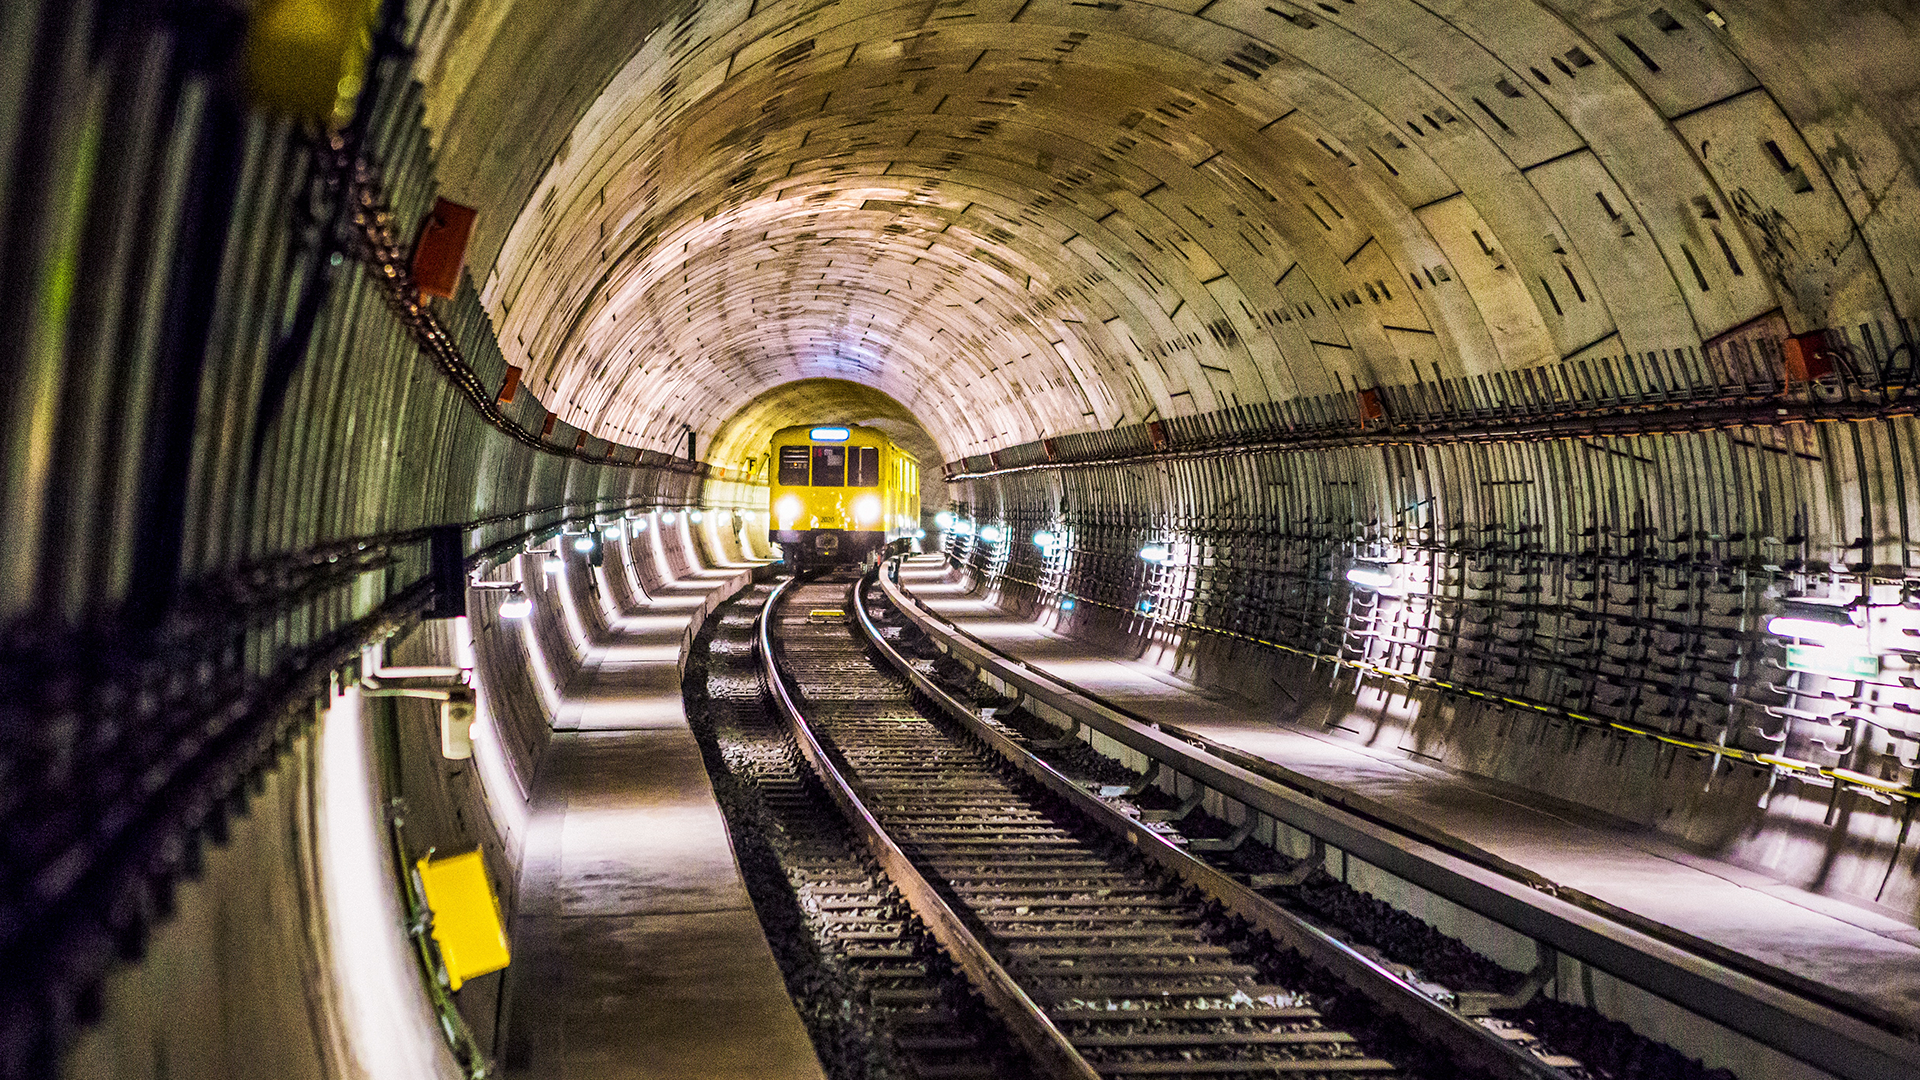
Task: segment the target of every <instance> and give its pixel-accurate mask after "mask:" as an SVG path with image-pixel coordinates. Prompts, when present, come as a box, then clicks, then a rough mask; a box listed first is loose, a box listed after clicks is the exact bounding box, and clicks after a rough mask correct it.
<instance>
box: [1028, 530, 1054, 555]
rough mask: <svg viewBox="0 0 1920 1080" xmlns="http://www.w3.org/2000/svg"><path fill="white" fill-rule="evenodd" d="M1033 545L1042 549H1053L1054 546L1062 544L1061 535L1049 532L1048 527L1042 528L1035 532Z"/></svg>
mask: <svg viewBox="0 0 1920 1080" xmlns="http://www.w3.org/2000/svg"><path fill="white" fill-rule="evenodd" d="M1033 546H1034V547H1037V548H1039V549H1040V550H1041V551H1052V550H1053V549H1054V548H1056V547H1058V546H1060V537H1059V536H1057V535H1055V534H1054V533H1051V532H1048V531H1047V530H1046V529H1041V530H1040V531H1039V532H1037V533H1034V534H1033Z"/></svg>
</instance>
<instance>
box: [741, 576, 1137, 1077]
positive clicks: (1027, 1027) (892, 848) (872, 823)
mask: <svg viewBox="0 0 1920 1080" xmlns="http://www.w3.org/2000/svg"><path fill="white" fill-rule="evenodd" d="M794 581H795V579H794V578H788V579H787V580H785V581H783V582H781V583H780V584H779V585H778V586H777V587H775V589H774V590H773V592H772V594H771V595H769V596H768V597H767V602H766V605H765V606H764V607H762V608H761V609H760V632H759V634H758V635H757V637H756V640H755V644H756V646H757V648H758V651H759V653H760V670H761V677H762V679H763V680H764V681H765V683H766V685H767V691H768V693H769V694H770V695H771V696H772V697H773V700H774V703H775V707H776V709H777V710H778V711H779V713H780V715H781V716H782V717H783V718H784V719H785V720H786V723H787V726H788V727H789V728H791V729H792V731H793V735H794V740H795V742H797V743H798V745H799V747H800V752H801V753H802V754H803V755H805V757H806V759H807V761H808V762H809V763H810V764H811V765H812V766H813V770H814V772H815V773H817V774H818V775H819V777H820V779H821V781H822V783H823V785H824V786H825V787H826V789H827V793H828V794H829V795H830V796H832V798H833V801H834V802H835V803H836V804H838V805H839V807H840V810H841V812H842V813H843V814H845V815H846V818H847V822H848V824H849V826H851V827H852V828H853V830H854V831H855V832H856V833H858V834H859V835H860V837H861V839H862V840H864V841H865V842H866V845H867V848H868V850H870V851H871V852H872V853H873V856H874V859H875V860H876V861H878V862H879V864H880V867H881V869H882V870H884V871H885V872H886V874H887V876H888V877H889V878H891V879H892V881H893V883H894V886H895V887H896V888H898V889H899V890H900V895H901V896H902V897H903V898H904V899H905V900H906V901H907V904H908V905H909V906H911V907H912V908H913V910H914V913H915V914H917V915H919V916H920V919H921V921H923V922H925V923H926V924H927V929H928V931H929V932H931V933H932V934H933V937H934V940H936V941H938V942H939V943H940V944H941V946H942V947H943V948H945V949H946V951H947V955H948V956H949V957H951V958H952V959H953V962H954V963H955V964H956V965H957V966H958V967H959V968H960V970H962V971H964V972H965V973H966V975H967V978H968V980H969V981H971V982H972V983H973V986H974V988H975V989H977V990H978V991H980V994H981V996H982V997H984V998H985V999H986V1000H987V1003H988V1004H989V1005H991V1006H992V1007H993V1009H994V1011H995V1012H996V1013H998V1014H999V1016H1000V1018H1001V1019H1002V1020H1003V1021H1004V1022H1005V1023H1006V1024H1007V1026H1008V1027H1009V1028H1010V1029H1011V1030H1012V1031H1013V1033H1014V1036H1015V1037H1016V1038H1018V1039H1019V1040H1020V1041H1021V1043H1022V1044H1023V1045H1025V1046H1026V1048H1027V1050H1028V1052H1029V1053H1031V1054H1032V1055H1033V1058H1034V1061H1035V1064H1036V1065H1037V1066H1038V1067H1039V1068H1040V1069H1041V1070H1042V1071H1043V1072H1044V1073H1045V1074H1046V1075H1047V1076H1049V1077H1052V1078H1054V1080H1100V1074H1099V1073H1098V1072H1096V1071H1095V1070H1094V1068H1093V1066H1092V1065H1089V1064H1088V1063H1087V1060H1086V1059H1085V1058H1083V1057H1081V1056H1080V1052H1079V1051H1078V1050H1076V1049H1074V1046H1073V1044H1072V1043H1071V1042H1069V1041H1067V1037H1066V1035H1065V1034H1064V1033H1063V1032H1061V1030H1060V1029H1059V1027H1057V1026H1056V1025H1055V1024H1054V1022H1053V1021H1052V1020H1051V1019H1049V1018H1048V1016H1047V1014H1046V1012H1045V1010H1043V1009H1041V1008H1040V1006H1039V1005H1038V1004H1037V1003H1035V1002H1034V1000H1033V999H1032V998H1031V997H1029V996H1028V995H1027V992H1026V991H1025V990H1022V989H1021V988H1020V985H1019V984H1018V983H1016V982H1015V981H1014V979H1013V976H1012V975H1010V974H1009V973H1008V972H1007V970H1006V968H1004V967H1002V966H1001V964H1000V962H999V960H997V959H996V958H995V957H994V956H993V954H992V953H991V952H990V951H988V949H987V947H986V945H985V944H984V943H982V942H981V941H980V939H979V938H978V937H976V936H975V935H974V933H973V931H972V930H971V929H969V928H968V926H967V924H966V921H965V920H964V919H963V918H962V917H961V915H960V913H959V912H957V911H955V910H954V908H953V906H952V905H950V904H948V903H947V901H946V898H945V897H944V896H942V895H941V894H940V892H939V890H937V889H936V888H935V887H934V886H933V883H932V882H930V881H928V880H927V878H926V876H925V875H924V874H922V873H921V872H920V869H919V867H917V866H915V865H914V863H913V860H912V859H911V858H910V857H909V856H908V855H907V853H906V852H905V851H904V850H903V849H901V847H900V845H899V844H897V843H895V842H894V840H893V838H892V837H890V836H888V835H887V832H886V830H885V829H884V828H883V827H882V826H881V825H880V822H879V819H877V818H876V817H875V816H874V815H873V812H872V811H871V810H869V809H868V808H867V805H866V804H867V799H866V797H865V794H864V793H863V792H862V791H861V790H860V787H859V784H858V782H857V781H855V780H853V779H852V778H851V775H850V773H849V772H848V770H847V769H846V768H844V763H843V762H841V761H839V760H837V759H838V755H837V754H834V753H833V752H832V751H830V750H829V749H827V747H826V746H824V745H823V744H822V743H821V742H820V740H819V739H818V738H817V737H816V736H815V735H814V732H813V728H812V727H811V726H810V725H809V724H808V723H807V721H806V718H805V717H804V716H803V715H801V712H800V707H799V705H798V703H796V702H795V701H794V699H793V695H792V693H791V692H790V691H789V690H788V689H787V685H786V679H785V677H784V676H782V674H781V672H780V665H779V662H778V660H777V658H776V655H775V653H774V648H773V620H774V612H775V610H776V609H777V608H778V607H779V605H780V602H781V600H782V598H783V596H784V594H785V593H786V591H787V587H788V586H790V585H792V584H793V582H794Z"/></svg>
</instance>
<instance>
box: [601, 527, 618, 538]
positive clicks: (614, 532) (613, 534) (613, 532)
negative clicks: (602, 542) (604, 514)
mask: <svg viewBox="0 0 1920 1080" xmlns="http://www.w3.org/2000/svg"><path fill="white" fill-rule="evenodd" d="M601 535H603V536H605V537H606V538H607V539H609V540H618V539H620V526H618V525H609V526H607V527H606V529H605V530H604V531H603V532H602V533H601Z"/></svg>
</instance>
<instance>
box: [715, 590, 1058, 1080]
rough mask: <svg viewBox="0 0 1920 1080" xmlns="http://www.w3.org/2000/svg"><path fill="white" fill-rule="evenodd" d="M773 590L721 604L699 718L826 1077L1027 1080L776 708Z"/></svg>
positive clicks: (733, 828)
mask: <svg viewBox="0 0 1920 1080" xmlns="http://www.w3.org/2000/svg"><path fill="white" fill-rule="evenodd" d="M770 591H771V587H770V586H764V585H760V586H755V587H753V588H751V589H748V590H746V591H745V592H744V593H742V594H741V595H740V596H738V597H736V598H735V599H734V600H732V601H729V602H728V603H727V604H726V605H724V606H722V607H721V608H720V609H719V610H718V611H717V612H716V613H715V616H714V618H713V621H712V623H711V628H712V629H711V632H710V634H709V635H707V637H706V640H705V641H704V642H702V643H701V644H700V645H699V646H697V648H696V653H695V655H696V656H697V657H698V658H699V661H700V663H699V666H700V669H701V670H700V672H699V673H698V676H697V677H699V678H700V682H701V687H702V689H703V690H704V694H703V695H701V698H700V707H699V708H698V709H697V710H695V711H694V713H695V715H696V717H697V718H696V720H695V724H694V728H695V734H696V737H697V738H698V739H699V740H700V741H701V745H702V751H703V753H704V754H706V756H707V758H708V770H709V773H710V775H711V776H712V777H713V779H714V787H715V794H716V795H717V796H718V798H719V801H720V804H721V807H722V809H723V811H724V812H725V814H726V815H727V820H728V829H729V831H730V832H731V833H732V835H733V839H734V846H735V850H736V852H737V854H738V857H739V859H740V863H741V868H742V871H743V873H744V876H745V878H746V881H747V886H748V889H749V891H750V892H751V893H752V894H753V899H754V905H755V907H756V909H757V910H758V912H759V914H760V918H761V921H762V924H763V925H764V926H765V927H766V930H767V936H768V942H769V944H771V945H772V946H773V948H774V950H775V954H776V958H777V959H778V961H779V963H780V967H781V970H782V973H783V975H784V976H785V977H786V980H787V983H788V987H789V989H790V991H791V992H792V994H793V996H794V999H795V1002H796V1004H797V1005H798V1006H799V1008H800V1011H801V1015H802V1018H803V1020H804V1021H805V1023H806V1024H807V1026H808V1030H809V1034H810V1035H811V1037H812V1038H813V1041H814V1045H815V1047H816V1048H817V1050H818V1052H819V1054H820V1056H821V1058H822V1060H823V1062H825V1063H826V1065H827V1071H828V1074H829V1075H830V1076H834V1077H859V1078H868V1080H881V1078H885V1080H892V1078H896V1077H898V1078H913V1080H1025V1078H1026V1076H1027V1075H1028V1074H1027V1073H1026V1072H1025V1071H1024V1070H1023V1068H1022V1066H1021V1063H1020V1062H1019V1061H1018V1060H1017V1059H1012V1058H1010V1057H1009V1054H1008V1052H1007V1051H1008V1042H1009V1040H1008V1038H1007V1036H1006V1033H1005V1032H1004V1030H1002V1029H1001V1028H1000V1026H999V1025H998V1023H997V1022H996V1021H995V1020H994V1018H993V1017H992V1016H991V1014H989V1013H987V1011H986V1010H985V1009H984V1007H983V1006H982V1005H981V1004H980V1003H979V1001H978V999H977V998H974V997H972V995H971V994H970V992H969V991H968V989H967V986H966V983H965V980H964V979H963V978H961V977H960V976H959V975H958V974H957V973H956V972H954V971H953V969H952V967H951V965H950V964H948V963H946V961H945V958H944V957H943V956H942V955H941V954H940V952H939V949H938V946H937V945H936V944H935V943H934V942H933V940H932V939H931V938H930V937H929V936H928V934H927V932H926V929H925V927H924V926H923V925H921V923H920V920H919V919H918V918H917V917H916V916H915V915H914V914H913V911H912V910H911V908H909V907H908V905H907V904H906V902H905V901H904V900H903V899H902V898H901V896H900V894H899V892H898V891H897V890H896V889H895V888H894V887H893V885H892V883H891V882H889V881H888V880H887V877H886V875H884V874H883V873H881V872H880V870H879V868H878V866H876V865H875V863H874V860H873V858H872V856H871V855H869V854H868V853H867V851H866V849H865V847H864V846H863V845H862V844H861V843H860V841H859V838H858V837H857V836H856V835H854V833H853V832H851V831H850V830H849V829H848V828H847V826H846V824H845V822H844V820H843V819H842V818H841V816H840V813H839V811H838V809H837V808H836V807H835V806H834V805H833V804H832V802H831V801H830V800H829V799H828V798H827V796H826V793H825V792H824V790H823V789H822V788H821V787H820V784H819V781H818V780H817V779H816V778H815V777H814V776H813V774H812V772H811V771H810V770H809V769H808V767H807V763H806V761H805V759H804V758H802V757H801V756H800V754H799V752H798V751H797V750H796V749H795V746H794V743H793V738H792V736H791V734H790V733H789V732H788V731H787V729H786V726H785V725H784V724H783V723H781V722H780V721H778V720H777V719H776V718H775V717H774V716H773V715H772V713H771V712H770V711H769V710H768V709H766V708H765V706H764V700H763V692H762V687H761V683H760V676H759V671H758V667H757V665H756V663H755V659H754V653H755V650H754V628H755V626H756V625H757V620H758V616H759V614H760V611H761V608H762V606H763V605H764V604H765V602H766V599H767V595H768V593H769V592H770Z"/></svg>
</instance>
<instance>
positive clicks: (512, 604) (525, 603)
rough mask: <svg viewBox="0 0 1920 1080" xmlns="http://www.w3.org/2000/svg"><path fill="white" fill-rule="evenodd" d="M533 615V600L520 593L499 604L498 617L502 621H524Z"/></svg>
mask: <svg viewBox="0 0 1920 1080" xmlns="http://www.w3.org/2000/svg"><path fill="white" fill-rule="evenodd" d="M531 614H533V600H532V599H531V598H530V597H527V596H523V595H521V594H520V593H514V594H513V595H512V596H509V597H507V598H506V599H505V600H503V601H501V602H500V617H501V618H503V619H524V618H526V617H527V616H529V615H531Z"/></svg>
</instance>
